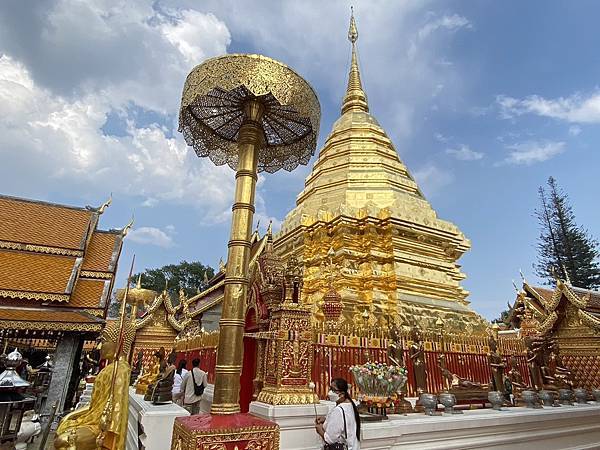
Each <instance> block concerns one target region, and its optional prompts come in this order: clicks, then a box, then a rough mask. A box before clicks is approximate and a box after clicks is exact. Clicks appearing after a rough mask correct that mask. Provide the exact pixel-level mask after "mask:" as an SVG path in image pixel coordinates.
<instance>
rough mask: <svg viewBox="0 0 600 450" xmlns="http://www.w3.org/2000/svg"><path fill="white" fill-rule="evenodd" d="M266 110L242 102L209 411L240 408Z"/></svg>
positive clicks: (257, 103) (232, 411) (253, 102)
mask: <svg viewBox="0 0 600 450" xmlns="http://www.w3.org/2000/svg"><path fill="white" fill-rule="evenodd" d="M263 112H264V105H263V104H262V103H261V102H260V99H257V98H253V99H252V100H249V101H248V102H246V103H245V104H244V114H245V120H244V123H243V124H242V126H241V128H240V131H239V138H238V148H239V161H238V167H237V171H236V174H235V178H236V182H235V200H234V204H233V208H232V211H233V215H232V218H231V237H230V239H229V244H228V247H229V250H228V254H227V268H226V272H225V280H224V283H225V293H224V299H223V311H222V313H221V320H220V321H219V327H220V337H219V347H218V352H217V365H216V368H215V392H214V397H213V403H212V407H211V413H213V414H236V413H239V412H240V405H239V396H240V375H241V372H242V362H243V351H244V347H243V338H244V324H245V320H244V319H245V318H244V314H245V311H246V308H245V306H246V295H247V291H248V264H249V260H250V245H251V244H250V237H251V232H252V218H253V216H254V195H255V192H256V180H257V178H258V175H257V165H258V151H257V150H258V147H259V146H260V144H261V140H262V139H263V130H262V126H261V125H260V123H259V120H260V118H261V117H262V115H263Z"/></svg>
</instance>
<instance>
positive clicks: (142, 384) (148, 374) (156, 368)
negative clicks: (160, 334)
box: [135, 352, 162, 395]
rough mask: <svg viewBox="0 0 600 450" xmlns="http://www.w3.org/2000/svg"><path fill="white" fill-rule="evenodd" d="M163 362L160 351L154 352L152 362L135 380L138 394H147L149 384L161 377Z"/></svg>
mask: <svg viewBox="0 0 600 450" xmlns="http://www.w3.org/2000/svg"><path fill="white" fill-rule="evenodd" d="M161 362H162V361H161V355H160V352H156V353H154V354H153V355H152V358H151V359H150V363H149V364H148V366H147V367H144V368H143V369H142V373H141V374H140V376H139V377H138V379H137V381H136V382H135V393H136V394H139V395H145V394H146V392H147V391H148V386H150V385H152V384H153V383H154V382H155V381H156V380H157V379H158V378H159V376H160V365H161Z"/></svg>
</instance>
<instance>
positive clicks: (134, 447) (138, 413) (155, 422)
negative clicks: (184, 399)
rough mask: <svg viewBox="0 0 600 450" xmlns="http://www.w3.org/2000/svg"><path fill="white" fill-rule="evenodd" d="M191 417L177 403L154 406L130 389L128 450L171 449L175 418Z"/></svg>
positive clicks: (133, 389)
mask: <svg viewBox="0 0 600 450" xmlns="http://www.w3.org/2000/svg"><path fill="white" fill-rule="evenodd" d="M189 415H190V413H189V412H187V411H186V410H185V409H184V408H182V407H181V406H179V405H176V404H175V403H169V404H166V405H153V404H152V403H149V402H146V401H144V396H143V395H139V394H136V393H135V388H133V387H131V388H129V419H128V423H127V444H126V448H127V450H138V449H142V448H143V449H145V450H166V449H169V448H171V437H172V435H173V423H174V422H175V418H176V417H186V416H189Z"/></svg>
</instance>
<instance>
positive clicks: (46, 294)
mask: <svg viewBox="0 0 600 450" xmlns="http://www.w3.org/2000/svg"><path fill="white" fill-rule="evenodd" d="M109 203H110V202H107V203H106V204H104V205H102V206H101V207H99V208H92V207H85V208H75V207H71V206H64V205H57V204H51V203H45V202H38V201H33V200H27V199H20V198H14V197H6V196H1V195H0V328H27V326H26V324H27V323H30V325H31V328H32V329H61V330H68V329H73V330H80V331H85V330H88V331H97V330H99V329H100V328H101V326H102V324H103V323H104V318H105V316H106V310H107V305H108V299H109V298H110V292H111V290H112V287H113V281H114V277H115V274H116V270H117V262H118V259H119V255H120V252H121V246H122V241H123V236H124V234H125V233H124V231H123V230H111V231H101V230H98V229H97V225H98V220H99V218H100V215H101V214H102V213H103V211H104V209H105V208H106V207H107V206H108V205H109ZM16 304H18V305H19V309H14V308H15V305H16ZM19 312H21V313H22V314H21V316H19V314H20V313H19ZM11 321H12V322H14V324H15V325H14V326H13V325H12V324H11ZM42 324H47V325H42ZM50 324H54V325H50Z"/></svg>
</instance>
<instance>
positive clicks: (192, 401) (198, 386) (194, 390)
mask: <svg viewBox="0 0 600 450" xmlns="http://www.w3.org/2000/svg"><path fill="white" fill-rule="evenodd" d="M199 365H200V360H199V359H198V358H196V359H194V360H193V361H192V370H190V371H189V372H188V373H186V374H185V376H184V377H183V379H182V381H181V387H180V389H179V392H180V394H182V395H183V407H184V408H185V409H187V410H188V411H189V412H190V414H191V415H194V414H198V413H200V401H201V400H202V394H204V388H206V386H207V384H208V381H207V379H206V372H204V371H203V370H201V369H200V367H198V366H199Z"/></svg>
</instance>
